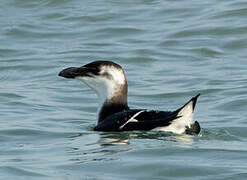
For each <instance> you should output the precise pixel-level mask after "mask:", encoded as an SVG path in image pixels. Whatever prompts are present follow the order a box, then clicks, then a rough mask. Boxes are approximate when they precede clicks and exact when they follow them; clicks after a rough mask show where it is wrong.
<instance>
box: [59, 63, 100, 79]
mask: <svg viewBox="0 0 247 180" xmlns="http://www.w3.org/2000/svg"><path fill="white" fill-rule="evenodd" d="M95 74H97V71H96V70H95V69H94V68H89V67H85V66H82V67H69V68H66V69H64V70H62V71H61V72H60V73H59V74H58V76H62V77H64V78H76V77H78V76H82V77H85V76H87V77H92V76H93V75H95Z"/></svg>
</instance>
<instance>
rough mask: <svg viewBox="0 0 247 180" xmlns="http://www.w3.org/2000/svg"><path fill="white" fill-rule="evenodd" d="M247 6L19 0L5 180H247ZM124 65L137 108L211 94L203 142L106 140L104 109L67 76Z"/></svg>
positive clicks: (9, 53)
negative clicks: (100, 65)
mask: <svg viewBox="0 0 247 180" xmlns="http://www.w3.org/2000/svg"><path fill="white" fill-rule="evenodd" d="M246 19H247V2H246V1H244V0H236V1H228V0H225V1H217V0H208V1H205V2H204V1H203V2H202V1H184V0H182V1H179V0H173V1H171V0H166V1H158V0H136V1H131V0H126V1H112V0H106V1H103V0H95V1H89V0H84V1H80V0H40V1H33V0H22V1H18V0H8V1H1V11H0V144H1V147H0V179H28V178H30V179H52V180H54V179H59V180H60V179H64V180H67V179H69V180H71V179H72V180H74V179H76V180H77V179H95V180H96V179H97V180H98V179H105V180H109V179H112V180H113V179H114V180H115V179H173V180H175V179H176V180H180V179H203V180H204V179H217V180H218V179H224V180H225V179H229V180H230V179H246V177H247V119H246V117H247V111H246V110H247V90H246V89H247V64H246V58H247V55H246V49H247V24H246ZM93 60H113V61H115V62H117V63H119V64H121V65H122V66H123V67H124V69H125V72H126V75H127V78H128V83H129V98H128V100H129V105H130V107H131V108H149V109H158V110H173V109H176V108H178V107H180V106H181V105H183V104H184V103H185V102H186V101H187V100H189V99H190V98H191V97H192V96H194V95H195V94H197V93H198V92H200V93H201V96H200V98H199V101H198V104H197V107H196V112H195V119H196V120H197V121H199V122H200V124H201V126H202V128H203V129H202V131H201V133H200V134H199V136H188V135H174V134H167V133H162V132H152V131H150V132H122V133H104V132H94V131H92V127H93V126H94V125H95V123H96V113H95V112H96V110H97V99H96V96H95V95H94V93H93V92H92V91H91V90H90V89H89V88H87V87H86V86H85V85H83V84H81V83H80V82H77V81H70V80H66V79H63V78H60V77H58V76H57V74H58V72H59V71H60V70H61V69H63V68H65V67H70V66H80V65H83V64H85V63H88V62H91V61H93Z"/></svg>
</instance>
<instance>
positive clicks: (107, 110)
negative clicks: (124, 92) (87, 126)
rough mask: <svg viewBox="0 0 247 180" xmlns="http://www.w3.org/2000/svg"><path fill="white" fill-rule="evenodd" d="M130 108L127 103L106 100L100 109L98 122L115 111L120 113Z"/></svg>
mask: <svg viewBox="0 0 247 180" xmlns="http://www.w3.org/2000/svg"><path fill="white" fill-rule="evenodd" d="M128 109H129V107H128V105H127V103H124V104H120V103H109V102H105V103H104V104H103V106H102V108H101V109H100V112H99V117H98V123H100V122H102V121H103V120H104V119H105V118H107V117H108V116H110V115H112V114H115V113H118V112H121V111H124V110H128Z"/></svg>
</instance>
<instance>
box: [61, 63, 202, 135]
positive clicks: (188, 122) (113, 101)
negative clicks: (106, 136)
mask: <svg viewBox="0 0 247 180" xmlns="http://www.w3.org/2000/svg"><path fill="white" fill-rule="evenodd" d="M59 76H62V77H64V78H72V79H79V80H81V81H82V82H84V83H85V84H86V85H88V86H89V87H90V88H91V89H93V90H94V91H95V92H96V94H97V95H98V98H99V108H98V122H97V125H96V127H95V128H94V130H96V131H130V130H158V131H168V132H173V133H177V134H182V133H187V134H198V133H199V132H200V125H199V123H198V122H197V121H195V122H194V123H193V114H194V108H195V105H196V101H197V98H198V97H199V95H200V94H198V95H196V96H195V97H193V98H192V99H191V100H189V101H188V102H187V103H186V104H185V105H184V106H182V107H181V108H179V109H177V110H175V111H157V110H148V109H130V108H129V107H128V103H127V92H128V85H127V80H126V77H125V74H124V71H123V69H122V67H121V66H120V65H118V64H116V63H114V62H111V61H94V62H91V63H89V64H86V65H84V66H81V67H69V68H66V69H64V70H62V71H61V72H60V73H59Z"/></svg>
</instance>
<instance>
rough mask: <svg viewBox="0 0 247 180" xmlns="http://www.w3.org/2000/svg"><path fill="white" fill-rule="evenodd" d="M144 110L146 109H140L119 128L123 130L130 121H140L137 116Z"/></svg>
mask: <svg viewBox="0 0 247 180" xmlns="http://www.w3.org/2000/svg"><path fill="white" fill-rule="evenodd" d="M144 111H145V110H142V111H139V112H137V113H136V114H134V116H132V117H131V118H130V119H129V120H128V121H127V122H126V123H124V124H123V125H122V126H120V127H119V130H122V129H123V128H124V126H126V124H128V123H130V122H138V120H137V119H135V117H137V116H138V115H139V114H141V113H142V112H144Z"/></svg>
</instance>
